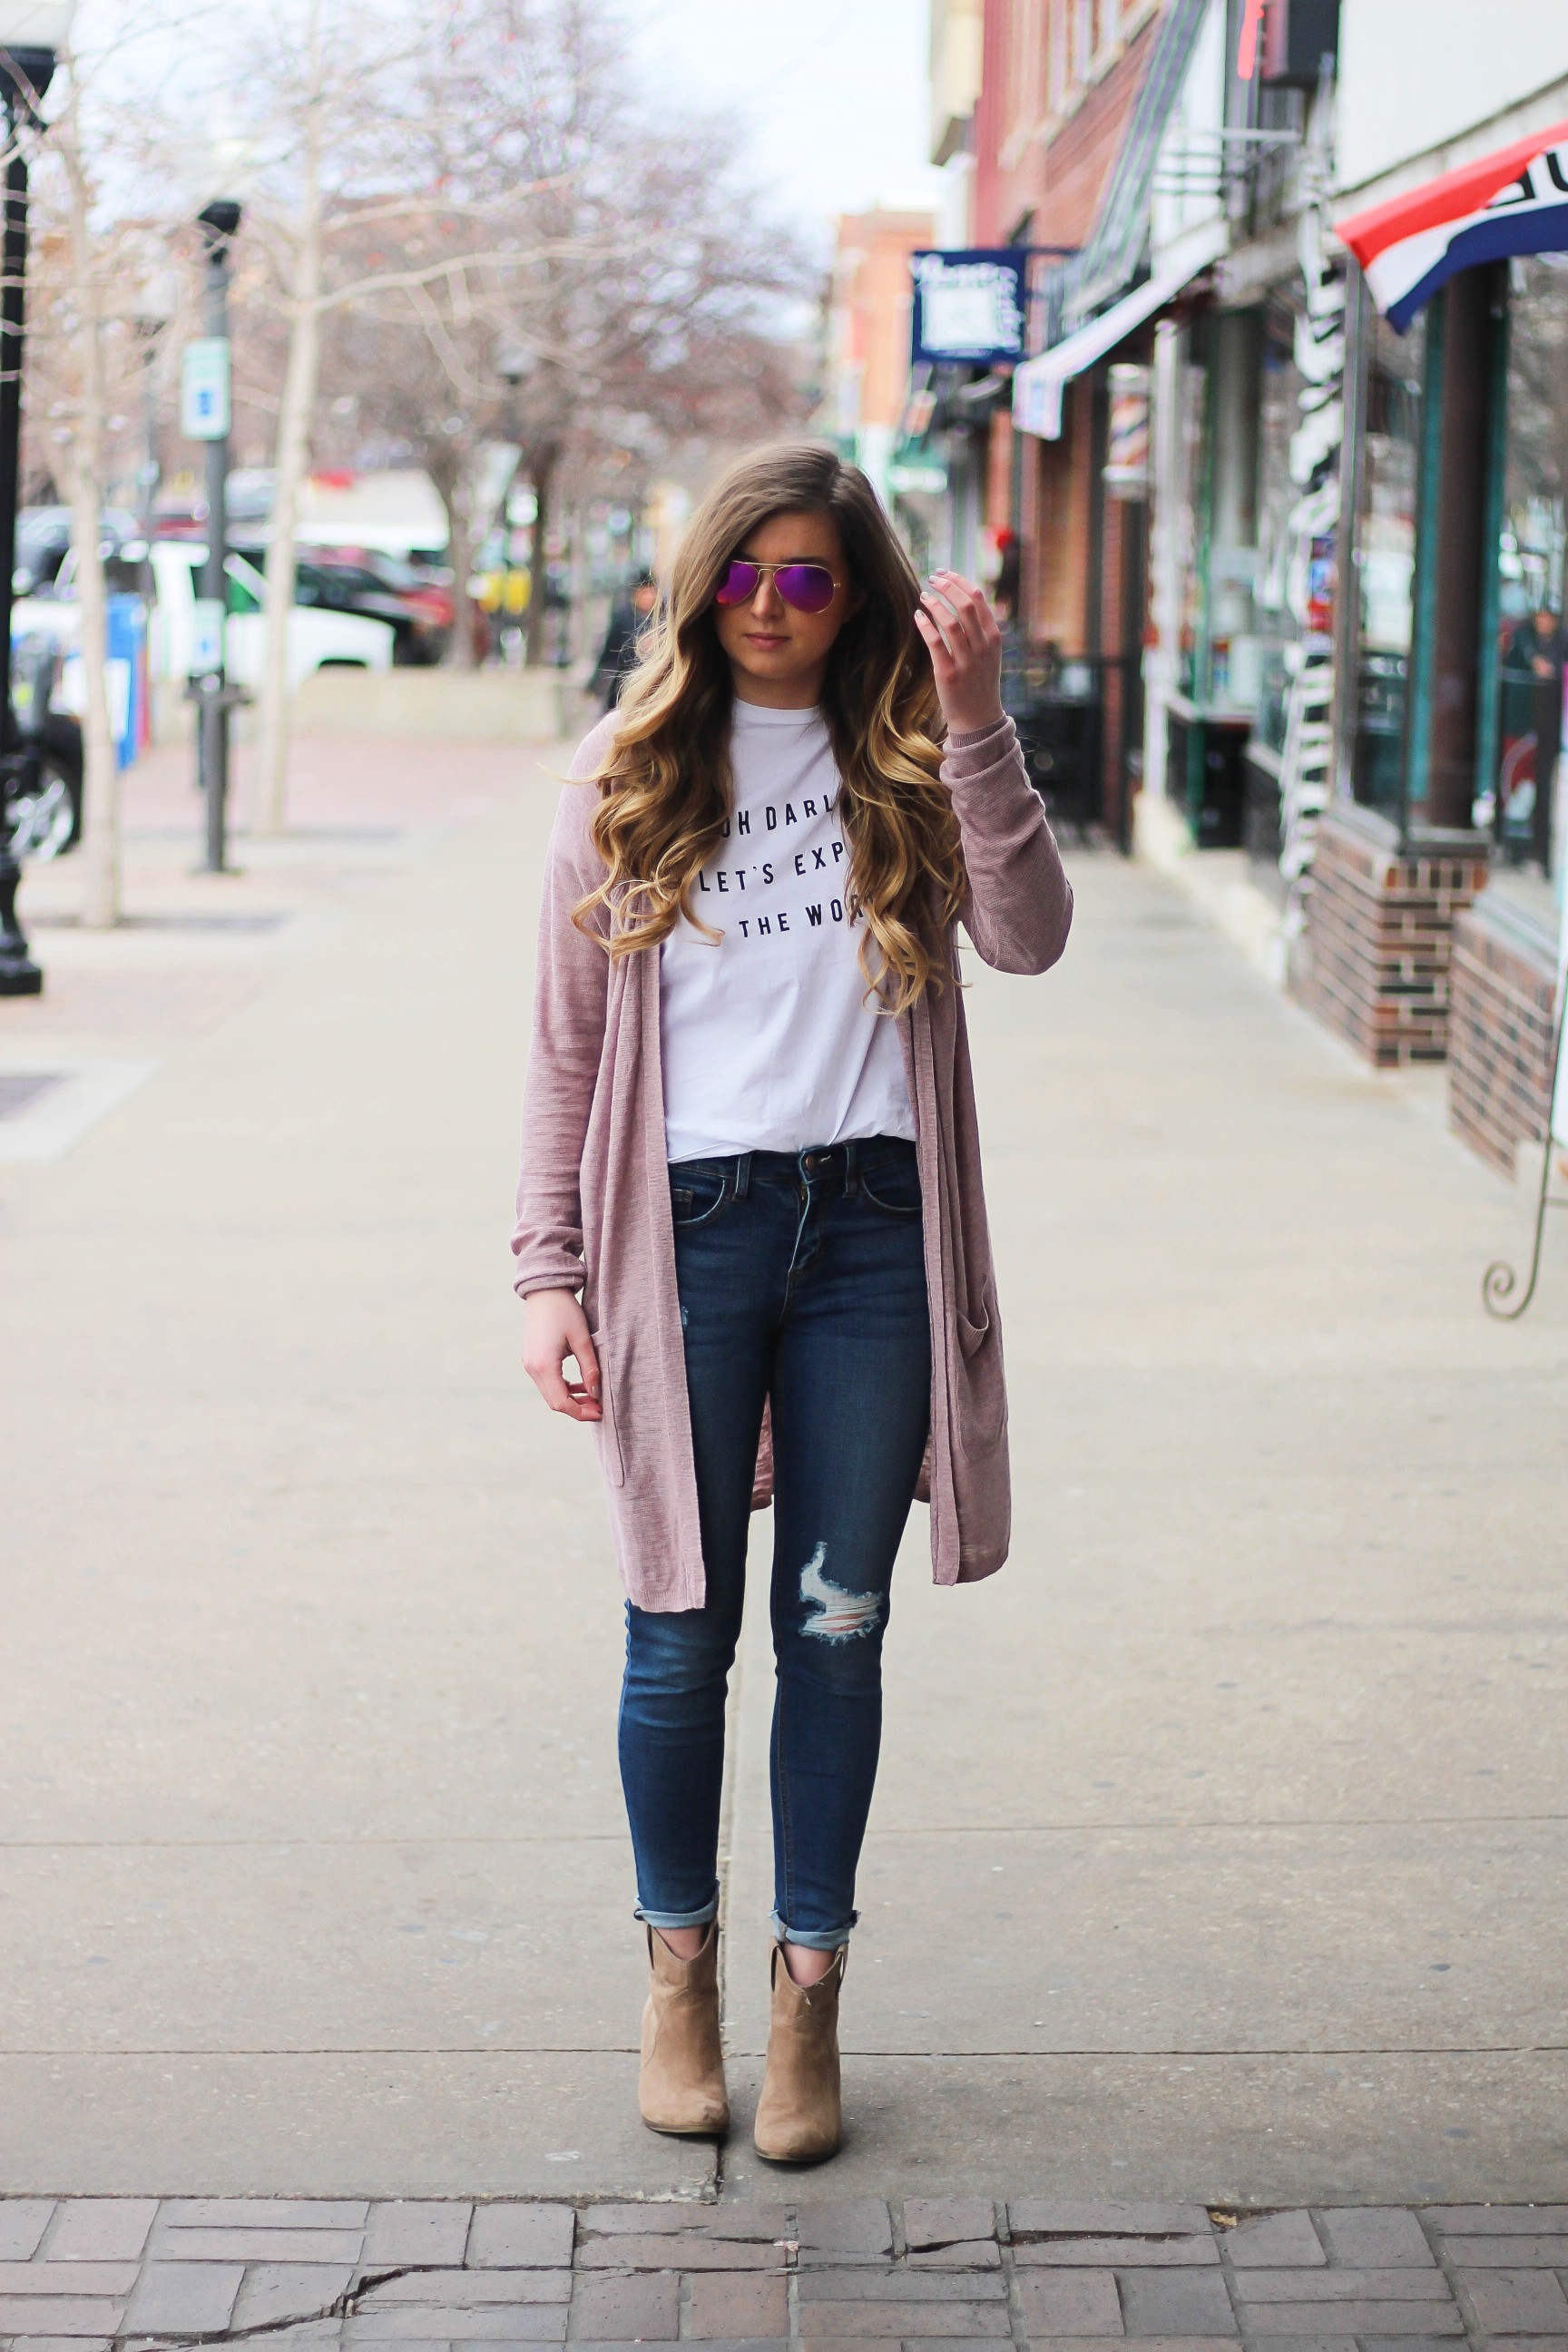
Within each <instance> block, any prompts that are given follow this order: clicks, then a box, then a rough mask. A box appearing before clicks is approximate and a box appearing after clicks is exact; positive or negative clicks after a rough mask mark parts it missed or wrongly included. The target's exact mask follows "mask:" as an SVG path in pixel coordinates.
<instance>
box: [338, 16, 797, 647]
mask: <svg viewBox="0 0 1568 2352" xmlns="http://www.w3.org/2000/svg"><path fill="white" fill-rule="evenodd" d="M624 49H625V43H624V37H623V34H622V30H621V27H620V26H619V24H618V22H617V20H616V17H615V16H613V14H612V13H611V12H610V11H609V10H608V9H607V8H606V7H605V5H603V0H551V4H550V5H538V0H451V5H449V7H448V9H447V12H446V14H445V16H444V18H443V20H442V24H441V26H440V29H439V32H438V34H437V35H436V36H433V38H432V42H431V46H430V48H429V50H428V52H427V53H426V59H425V62H424V72H425V77H426V79H425V82H424V85H423V90H424V103H423V104H422V105H421V107H420V108H419V110H417V112H416V117H415V130H416V141H417V152H418V154H419V156H420V159H421V160H420V164H419V167H418V168H419V171H420V176H421V177H422V178H423V179H424V180H425V181H426V184H428V185H429V186H431V187H439V188H440V189H441V190H442V192H443V195H444V197H445V198H446V200H447V207H448V209H447V212H446V213H445V215H444V217H443V218H442V219H441V220H439V221H437V222H435V223H433V224H432V228H431V230H429V231H427V232H426V234H427V235H428V234H434V235H435V236H437V238H439V237H440V236H446V237H447V238H448V239H454V238H458V244H459V249H460V236H459V232H460V229H461V225H462V223H463V222H464V221H465V220H468V221H480V220H482V221H483V223H484V225H485V238H484V242H485V243H486V245H487V247H488V250H487V251H485V252H484V253H483V254H480V255H473V256H471V257H470V258H469V259H468V261H467V262H466V264H465V266H464V267H463V268H461V269H460V270H453V271H451V272H449V273H447V275H446V276H445V277H444V278H443V277H441V276H439V275H437V274H436V273H434V272H433V273H431V275H430V276H429V277H428V278H426V279H425V280H424V281H423V282H422V283H421V285H420V286H419V287H418V289H416V290H415V289H410V290H409V293H408V296H407V299H405V300H404V301H402V302H391V303H387V304H384V305H382V306H380V307H379V309H378V311H377V314H376V316H377V325H378V327H380V328H381V329H383V330H384V329H385V328H387V327H394V328H395V326H396V325H397V324H398V323H399V322H402V323H404V324H405V326H407V327H410V328H413V329H414V330H416V331H417V332H418V333H420V334H422V335H423V336H424V338H425V340H426V344H427V346H428V351H429V357H430V361H431V362H433V364H431V365H426V366H425V367H423V368H421V367H419V366H413V367H412V368H411V369H409V370H408V372H407V373H405V371H404V370H403V369H396V368H395V369H385V368H384V369H382V370H380V371H379V372H378V375H377V382H378V392H377V394H376V395H375V397H374V401H373V409H374V415H375V416H376V418H377V421H378V422H379V423H380V424H381V425H383V426H384V428H385V429H390V430H392V431H394V432H395V433H397V434H399V435H401V436H402V437H403V439H404V440H405V444H406V445H407V446H410V447H412V448H417V449H418V450H419V451H420V454H421V456H422V458H423V461H424V462H425V463H426V465H427V466H428V467H430V469H431V471H432V472H433V473H434V474H435V475H436V476H437V479H438V480H441V481H442V487H443V493H444V495H446V496H447V499H448V505H449V507H450V504H451V499H452V495H453V491H454V490H455V488H456V487H457V485H458V484H459V483H460V482H462V481H463V480H465V479H468V480H471V479H472V459H473V453H474V451H475V449H476V448H477V446H479V444H480V443H481V442H482V441H484V440H485V439H495V438H499V439H501V440H505V441H509V442H512V443H515V444H516V445H518V446H520V447H521V450H522V453H523V457H522V466H521V473H522V476H523V478H524V479H525V480H526V481H527V482H528V483H529V485H530V486H531V489H532V492H533V498H534V523H533V544H534V550H535V560H534V572H535V593H534V595H533V597H532V599H531V605H530V614H529V632H528V638H529V659H530V661H531V662H538V661H539V660H541V659H542V656H543V651H544V645H543V627H542V623H543V615H544V612H545V608H546V599H545V594H544V593H543V592H544V583H545V578H546V551H547V548H548V543H549V539H550V534H551V526H552V510H553V505H554V498H555V489H556V484H557V480H558V478H559V475H560V472H561V469H562V467H563V466H565V465H568V464H574V465H576V466H577V467H581V465H582V464H583V463H584V461H586V462H589V463H591V462H592V461H593V460H594V459H595V457H600V458H603V457H610V458H615V457H617V456H619V457H621V458H622V459H624V457H625V453H626V449H627V447H628V446H632V447H636V448H637V449H639V450H641V451H642V452H644V453H645V454H647V453H649V452H651V450H652V449H654V448H655V447H656V446H658V444H659V442H660V441H661V440H668V439H670V438H675V439H679V440H687V439H689V438H690V437H691V436H693V435H694V434H697V433H704V432H712V431H715V430H717V431H718V432H719V434H720V435H721V437H723V438H726V439H734V440H742V439H746V438H750V437H755V436H756V435H757V434H759V433H763V432H767V431H770V430H777V429H778V427H779V425H781V424H783V423H785V422H786V421H787V422H794V421H795V420H797V419H798V418H799V417H800V415H801V414H802V407H801V404H800V402H799V400H798V398H797V397H796V394H795V386H794V383H793V379H792V374H791V371H790V367H789V364H788V361H787V358H786V356H785V353H784V349H783V348H782V346H781V344H780V343H779V341H777V339H776V338H774V337H773V336H770V335H769V334H768V333H766V332H765V331H763V329H764V306H765V305H769V304H771V305H773V308H774V309H775V310H776V308H777V306H778V305H779V304H780V303H781V302H788V301H790V300H793V299H799V298H802V297H804V296H805V295H806V294H807V293H808V292H809V291H811V290H813V277H812V272H811V268H810V265H809V263H808V262H807V260H806V258H805V255H804V253H803V251H802V249H801V247H800V246H799V244H798V243H797V241H796V240H795V238H794V237H793V236H790V235H789V234H788V233H787V232H785V231H783V230H781V228H780V227H779V226H778V224H777V223H775V222H773V221H771V220H769V219H768V218H767V217H766V216H765V214H764V213H763V211H762V209H761V208H760V207H759V206H758V205H756V204H755V203H754V201H750V200H749V199H748V196H747V193H746V192H745V191H744V189H743V188H742V186H741V185H740V184H739V178H738V173H737V169H736V150H735V143H734V140H733V136H732V134H731V132H729V131H727V130H726V129H725V128H723V127H722V126H721V125H720V124H719V123H718V122H716V121H712V120H710V119H707V118H703V117H699V116H692V117H690V118H689V119H685V120H682V121H676V122H672V121H669V120H668V119H665V120H663V121H660V122H659V124H658V126H657V128H656V127H655V126H654V125H652V124H651V123H650V122H649V121H648V120H647V116H646V112H645V111H644V110H643V109H642V108H641V106H640V105H639V103H638V102H637V98H636V94H635V92H634V90H633V88H632V85H631V81H630V77H629V75H628V74H627V71H626V65H625V62H624ZM345 356H346V353H345ZM448 483H450V484H451V486H452V487H451V488H448V487H447V484H448ZM476 520H479V519H478V518H473V517H465V518H462V519H461V527H460V528H459V527H458V519H457V518H455V530H454V555H455V559H456V558H458V557H459V556H460V557H462V558H465V559H466V556H467V553H468V541H469V537H470V533H471V530H472V528H473V525H474V523H475V521H476ZM459 542H460V544H459ZM456 568H457V569H458V577H459V581H461V579H462V576H463V566H462V562H457V564H456Z"/></svg>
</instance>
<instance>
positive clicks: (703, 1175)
mask: <svg viewBox="0 0 1568 2352" xmlns="http://www.w3.org/2000/svg"><path fill="white" fill-rule="evenodd" d="M734 1197H735V1177H734V1171H733V1170H732V1169H731V1168H730V1167H729V1166H727V1165H726V1164H725V1163H724V1162H723V1161H721V1160H687V1161H684V1162H677V1163H676V1164H675V1165H674V1166H673V1167H672V1168H671V1169H670V1171H669V1213H670V1216H671V1219H672V1220H673V1222H674V1225H675V1230H676V1232H677V1233H678V1234H689V1233H694V1232H695V1231H696V1230H697V1228H698V1226H699V1225H710V1224H713V1223H716V1221H717V1220H718V1219H719V1218H720V1217H721V1216H722V1215H723V1213H724V1212H725V1210H726V1209H727V1208H728V1207H729V1205H730V1203H731V1201H732V1200H733V1199H734Z"/></svg>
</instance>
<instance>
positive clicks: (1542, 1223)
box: [1481, 989, 1568, 1323]
mask: <svg viewBox="0 0 1568 2352" xmlns="http://www.w3.org/2000/svg"><path fill="white" fill-rule="evenodd" d="M1558 993H1559V995H1560V996H1561V997H1568V989H1560V990H1559V992H1558ZM1564 1029H1568V1010H1565V1008H1564V1007H1563V1005H1561V1004H1560V1005H1559V1008H1558V1013H1557V1041H1556V1044H1555V1045H1554V1046H1553V1048H1552V1085H1551V1088H1550V1090H1549V1092H1548V1094H1547V1097H1546V1150H1545V1151H1544V1152H1543V1154H1542V1161H1541V1190H1540V1192H1539V1193H1538V1194H1537V1195H1536V1202H1535V1233H1534V1236H1533V1238H1532V1240H1531V1249H1530V1273H1529V1275H1528V1276H1527V1277H1526V1280H1525V1285H1524V1296H1523V1297H1522V1298H1521V1300H1520V1301H1519V1303H1518V1305H1517V1306H1515V1307H1508V1306H1505V1305H1504V1304H1503V1301H1504V1300H1505V1299H1510V1298H1511V1297H1513V1294H1514V1292H1515V1290H1516V1289H1517V1288H1518V1287H1519V1276H1518V1275H1517V1274H1516V1273H1515V1272H1514V1270H1513V1268H1512V1266H1511V1265H1509V1263H1508V1261H1507V1260H1506V1259H1505V1258H1498V1259H1496V1260H1495V1261H1494V1262H1493V1264H1492V1265H1489V1266H1488V1268H1487V1270H1486V1272H1485V1274H1484V1275H1483V1276H1481V1303H1482V1305H1483V1306H1484V1307H1485V1308H1486V1310H1487V1313H1488V1314H1489V1315H1495V1316H1496V1317H1497V1318H1498V1320H1499V1321H1500V1322H1501V1323H1517V1322H1518V1320H1519V1318H1520V1317H1521V1315H1522V1314H1523V1312H1524V1310H1525V1308H1526V1307H1528V1306H1529V1304H1530V1302H1531V1299H1532V1298H1533V1297H1534V1296H1535V1285H1536V1282H1537V1280H1538V1278H1539V1276H1540V1274H1541V1244H1542V1240H1543V1238H1544V1236H1545V1233H1546V1212H1547V1210H1548V1209H1568V1192H1552V1160H1553V1159H1554V1158H1555V1156H1556V1154H1557V1151H1558V1149H1559V1146H1558V1142H1557V1139H1556V1136H1555V1135H1554V1134H1553V1132H1552V1130H1553V1129H1554V1128H1555V1126H1556V1124H1557V1121H1556V1116H1555V1113H1556V1108H1557V1105H1558V1103H1559V1101H1560V1100H1561V1099H1562V1097H1561V1095H1560V1094H1559V1091H1558V1087H1559V1080H1560V1077H1561V1073H1562V1066H1563V1031H1564Z"/></svg>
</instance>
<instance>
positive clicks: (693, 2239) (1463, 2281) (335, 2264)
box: [0, 2198, 1568, 2352]
mask: <svg viewBox="0 0 1568 2352" xmlns="http://www.w3.org/2000/svg"><path fill="white" fill-rule="evenodd" d="M1565 2274H1568V2206H1563V2205H1555V2206H1521V2205H1514V2206H1491V2205H1481V2206H1447V2207H1442V2206H1434V2207H1428V2208H1426V2209H1424V2210H1409V2209H1406V2208H1405V2207H1399V2206H1392V2207H1341V2208H1337V2209H1331V2210H1324V2211H1319V2212H1314V2213H1309V2212H1305V2211H1285V2212H1273V2213H1255V2214H1252V2213H1240V2214H1237V2213H1229V2212H1225V2211H1222V2210H1217V2209H1215V2210H1205V2208H1204V2207H1203V2206H1201V2205H1131V2204H1088V2203H1067V2202H1060V2201H1057V2200H1045V2199H1040V2198H1024V2199H1016V2200H1013V2201H1012V2202H1011V2203H1010V2204H1008V2205H1007V2206H1005V2207H1002V2208H999V2207H994V2206H993V2205H992V2203H991V2202H990V2200H982V2199H979V2198H952V2199H942V2200H937V2199H931V2198H923V2199H921V2198H911V2199H910V2200H908V2201H907V2202H906V2203H904V2204H903V2205H902V2206H901V2207H899V2206H895V2207H893V2208H891V2209H889V2206H888V2205H887V2204H885V2203H883V2202H882V2201H881V2200H877V2199H869V2198H858V2199H849V2200H841V2201H840V2202H838V2203H814V2202H801V2203H796V2202H795V2201H794V2200H785V2201H781V2202H778V2203H776V2204H735V2205H731V2206H725V2205H722V2204H721V2205H715V2206H700V2205H672V2204H644V2205H637V2204H620V2205H604V2204H601V2205H587V2206H584V2208H582V2209H581V2210H579V2209H577V2208H575V2207H574V2206H571V2205H566V2204H555V2203H522V2202H511V2201H508V2202H498V2203H479V2204H472V2203H467V2202H458V2201H450V2202H445V2201H442V2202H437V2201H418V2202H413V2201H410V2202H389V2203H365V2202H352V2201H348V2200H338V2199H331V2200H284V2199H279V2200H270V2199H244V2198H206V2199H173V2200H164V2201H163V2203H161V2204H160V2203H159V2202H158V2200H155V2199H151V2198H149V2199H134V2198H79V2199H68V2200H61V2201H59V2202H58V2203H57V2202H55V2201H53V2200H48V2199H34V2198H25V2199H10V2200H0V2344H5V2345H8V2346H10V2347H13V2352H46V2347H47V2352H109V2347H110V2346H111V2345H113V2344H116V2343H119V2344H124V2345H128V2346H134V2347H139V2352H156V2347H162V2346H163V2345H174V2344H177V2343H194V2342H206V2343H221V2342H230V2341H235V2340H237V2339H240V2338H247V2339H248V2338H254V2337H265V2338H266V2339H267V2340H268V2342H269V2343H270V2344H273V2345H278V2346H287V2347H290V2352H295V2347H298V2352H307V2347H308V2352H316V2347H335V2346H338V2345H340V2344H341V2345H342V2346H343V2347H354V2352H370V2348H371V2347H386V2352H392V2347H396V2352H416V2347H436V2346H442V2347H453V2352H457V2347H461V2346H464V2345H471V2344H478V2343H482V2344H484V2345H486V2346H488V2347H495V2346H500V2345H511V2344H517V2345H521V2344H554V2343H560V2342H562V2341H563V2340H567V2341H574V2342H581V2343H593V2344H598V2345H601V2346H611V2345H630V2344H634V2343H668V2342H673V2341H676V2340H678V2339H679V2340H680V2341H683V2342H686V2341H689V2342H701V2343H704V2344H707V2345H708V2346H710V2347H712V2352H718V2347H721V2346H732V2347H737V2352H738V2347H742V2346H745V2347H752V2352H783V2347H784V2346H785V2345H787V2344H814V2345H821V2346H826V2345H829V2344H835V2343H849V2342H864V2341H866V2340H868V2339H871V2340H875V2341H877V2342H880V2343H884V2344H886V2343H891V2342H905V2343H908V2344H910V2346H911V2347H918V2352H942V2347H943V2346H945V2345H951V2344H960V2343H972V2342H974V2341H975V2340H977V2339H981V2338H997V2339H1003V2340H1005V2341H1008V2342H1011V2343H1014V2344H1039V2345H1046V2344H1049V2345H1053V2346H1059V2347H1079V2346H1082V2347H1088V2346H1089V2345H1090V2344H1095V2345H1102V2344H1104V2343H1105V2342H1107V2341H1108V2340H1110V2339H1118V2338H1120V2339H1134V2340H1136V2341H1137V2342H1138V2343H1139V2344H1140V2345H1141V2346H1142V2347H1147V2352H1220V2347H1224V2346H1227V2345H1235V2344H1236V2343H1237V2341H1238V2340H1239V2341H1241V2342H1243V2343H1245V2344H1247V2345H1257V2346H1258V2347H1261V2352H1357V2347H1359V2352H1426V2347H1436V2346H1438V2345H1439V2344H1444V2345H1448V2344H1456V2343H1458V2342H1459V2341H1461V2340H1468V2343H1469V2344H1471V2345H1473V2346H1475V2347H1497V2352H1564V2347H1568V2297H1565V2296H1564V2294H1563V2280H1564V2275H1565Z"/></svg>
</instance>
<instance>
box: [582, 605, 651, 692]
mask: <svg viewBox="0 0 1568 2352" xmlns="http://www.w3.org/2000/svg"><path fill="white" fill-rule="evenodd" d="M657 604H658V583H657V581H656V580H655V579H654V576H653V574H652V572H638V574H637V580H636V583H634V585H633V587H632V589H631V591H630V593H627V592H626V590H625V589H623V590H622V591H621V593H619V595H617V596H616V598H615V599H614V601H613V602H612V604H611V605H610V625H609V627H608V628H607V629H606V630H605V644H604V650H603V651H602V652H601V654H600V656H599V658H598V660H597V661H596V662H595V665H594V674H593V676H592V677H590V679H589V680H588V691H589V693H590V694H591V695H592V696H593V698H594V699H595V702H602V703H603V704H604V707H605V709H606V710H613V709H615V707H616V703H617V702H618V701H619V700H620V698H621V688H622V687H623V686H624V685H625V684H626V679H627V678H628V677H630V675H631V673H632V671H633V670H634V669H635V668H636V667H637V640H638V638H639V637H640V636H641V635H642V632H643V631H644V629H645V628H646V627H647V625H648V623H649V621H650V620H651V619H652V618H653V614H654V608H655V606H656V605H657Z"/></svg>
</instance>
